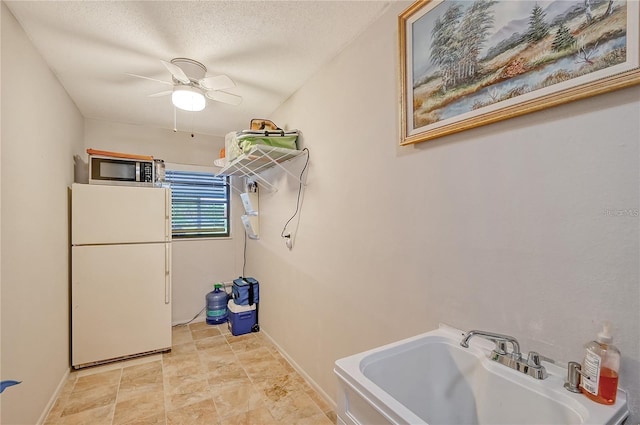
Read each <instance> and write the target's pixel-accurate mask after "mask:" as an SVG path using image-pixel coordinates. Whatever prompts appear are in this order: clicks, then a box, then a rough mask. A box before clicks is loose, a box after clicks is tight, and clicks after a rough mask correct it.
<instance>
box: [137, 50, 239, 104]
mask: <svg viewBox="0 0 640 425" xmlns="http://www.w3.org/2000/svg"><path fill="white" fill-rule="evenodd" d="M160 62H161V63H162V64H163V65H164V66H165V68H167V70H168V71H169V72H170V73H171V80H172V81H163V80H157V79H155V78H150V77H145V76H142V75H136V74H128V75H131V76H132V77H138V78H144V79H145V80H151V81H156V82H159V83H162V84H168V85H170V86H173V88H172V89H171V90H166V91H162V92H159V93H154V94H151V95H149V97H159V96H167V95H171V101H172V102H173V104H174V105H175V106H176V107H177V108H180V109H184V110H185V111H201V110H203V109H204V107H205V106H206V103H207V102H206V100H205V97H207V98H209V99H211V100H215V101H217V102H222V103H227V104H230V105H239V104H240V103H241V102H242V97H240V96H238V95H235V94H232V93H228V92H226V91H223V90H226V89H230V88H232V87H235V86H236V84H235V83H234V82H233V80H231V78H229V77H228V76H226V75H216V76H209V77H207V76H206V73H207V68H206V67H205V66H204V65H203V64H201V63H200V62H198V61H195V60H193V59H187V58H175V59H171V62H166V61H163V60H161V61H160Z"/></svg>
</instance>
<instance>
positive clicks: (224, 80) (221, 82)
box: [200, 75, 236, 90]
mask: <svg viewBox="0 0 640 425" xmlns="http://www.w3.org/2000/svg"><path fill="white" fill-rule="evenodd" d="M200 85H201V86H202V88H204V89H205V90H226V89H230V88H232V87H235V86H236V83H234V82H233V80H232V79H231V78H229V77H227V76H226V75H216V76H215V77H205V78H203V79H202V80H200Z"/></svg>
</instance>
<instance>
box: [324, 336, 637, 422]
mask: <svg viewBox="0 0 640 425" xmlns="http://www.w3.org/2000/svg"><path fill="white" fill-rule="evenodd" d="M464 334H465V332H463V331H461V330H459V329H456V328H453V327H451V326H448V325H445V324H440V326H439V328H438V329H436V330H433V331H429V332H426V333H423V334H420V335H416V336H413V337H410V338H406V339H403V340H400V341H396V342H392V343H390V344H386V345H383V346H381V347H377V348H374V349H371V350H368V351H365V352H362V353H359V354H355V355H352V356H349V357H345V358H342V359H339V360H337V361H336V362H335V368H334V372H335V373H336V375H337V376H338V377H339V378H340V379H341V380H342V381H344V382H345V383H346V384H348V385H349V386H350V387H351V388H352V389H353V390H355V391H356V392H358V393H359V394H360V395H361V396H363V397H364V398H365V399H367V400H369V401H370V404H371V405H372V406H373V407H375V408H376V410H377V411H378V412H379V413H381V414H382V415H383V416H385V417H386V418H387V419H389V420H390V422H392V423H399V424H400V423H425V420H424V419H422V418H421V417H419V416H418V415H416V414H415V413H413V412H412V411H411V410H410V409H409V408H408V407H406V406H404V405H403V404H402V403H401V402H400V401H398V400H396V399H395V398H394V397H393V396H391V395H390V394H388V393H387V392H386V391H385V390H384V389H382V388H381V387H379V386H378V385H377V384H376V383H375V382H373V381H372V380H371V379H369V378H368V377H367V376H366V375H365V372H364V371H365V369H366V368H367V366H369V365H371V364H373V363H375V362H378V361H380V360H383V359H385V358H388V357H391V356H394V355H396V354H397V353H400V352H404V351H407V350H411V349H414V348H415V347H417V346H421V345H423V344H441V343H444V344H447V345H448V346H450V347H452V348H453V349H456V350H458V349H459V350H464V351H465V352H467V353H468V354H470V355H473V356H475V357H476V358H477V359H478V360H479V361H480V364H481V365H482V367H483V368H484V369H486V371H487V373H492V374H495V375H497V376H498V377H500V378H502V379H506V380H507V381H510V382H511V383H513V384H515V385H518V386H521V387H523V388H524V390H526V391H532V392H535V393H536V394H537V395H538V396H541V397H544V398H546V399H549V400H552V401H554V402H556V403H558V404H559V405H560V406H562V407H564V408H566V409H570V410H571V411H573V412H574V413H575V414H576V415H577V416H578V417H579V418H580V420H581V421H582V423H584V424H589V423H600V424H603V423H608V424H619V423H622V421H623V420H624V419H625V418H626V417H627V416H628V415H629V409H628V405H627V397H626V392H625V391H623V390H620V389H619V392H618V398H617V400H616V404H614V405H613V406H607V405H601V404H598V403H594V402H592V401H591V400H589V399H587V398H586V397H585V396H584V395H582V394H576V393H571V392H569V391H567V390H566V389H564V388H563V385H564V382H565V377H566V368H563V367H561V366H560V365H556V364H549V365H547V364H545V367H546V368H547V372H548V373H549V377H548V378H547V379H545V380H536V379H534V378H531V377H529V376H527V375H525V374H522V373H520V372H517V371H515V370H512V369H509V368H507V367H505V366H503V365H500V364H498V363H496V362H494V361H491V360H490V359H489V358H488V357H489V353H490V352H491V350H492V349H493V347H494V344H493V343H492V342H490V341H487V340H484V339H481V338H476V339H474V340H472V341H471V343H470V346H469V348H462V347H460V346H459V342H460V340H461V339H462V337H463V336H464ZM350 372H351V373H350Z"/></svg>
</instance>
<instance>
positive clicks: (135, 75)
mask: <svg viewBox="0 0 640 425" xmlns="http://www.w3.org/2000/svg"><path fill="white" fill-rule="evenodd" d="M125 74H126V75H130V76H132V77H136V78H144V79H145V80H150V81H155V82H156V83H162V84H168V85H170V86H172V85H173V83H172V82H170V81H162V80H156V79H155V78H149V77H145V76H144V75H137V74H129V73H128V72H125Z"/></svg>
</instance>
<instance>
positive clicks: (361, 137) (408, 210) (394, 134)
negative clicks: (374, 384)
mask: <svg viewBox="0 0 640 425" xmlns="http://www.w3.org/2000/svg"><path fill="white" fill-rule="evenodd" d="M407 5H408V3H394V4H393V5H392V7H391V9H390V10H389V11H388V12H387V13H386V14H385V15H384V16H383V17H382V18H381V19H380V21H379V22H377V23H376V24H375V25H374V26H372V27H371V28H370V29H368V30H367V31H366V32H365V33H364V34H362V36H361V37H360V38H359V39H358V40H356V41H355V42H354V43H353V44H351V45H350V46H349V47H348V48H347V49H346V50H345V51H343V52H342V54H340V55H339V56H338V57H337V58H336V59H335V60H334V61H332V62H331V63H330V64H329V65H328V66H326V67H325V68H324V69H323V70H322V71H321V72H319V73H318V74H317V75H316V76H315V77H313V78H312V79H311V80H310V81H309V82H308V83H307V84H306V85H305V86H304V87H303V88H302V89H301V90H300V91H299V92H298V93H296V94H295V95H294V96H293V97H292V98H291V99H290V100H289V101H288V102H287V103H286V104H285V105H283V106H282V107H281V108H280V109H279V110H278V111H276V113H275V114H274V115H273V116H272V117H271V118H272V119H273V120H274V122H276V123H278V124H279V125H280V126H285V127H288V128H298V129H300V130H301V131H302V133H303V138H302V141H303V145H304V146H306V147H308V148H309V149H310V151H311V163H310V169H309V176H308V180H307V183H308V185H307V187H306V190H305V192H304V203H303V206H302V211H301V214H300V216H299V226H298V228H297V232H296V233H295V235H294V236H295V246H294V249H293V250H292V251H288V250H287V248H286V247H285V244H284V242H283V240H282V239H281V238H280V232H281V230H282V226H283V224H284V222H285V221H286V219H287V218H288V217H289V215H290V214H291V213H292V212H293V210H294V209H295V200H296V195H297V186H296V185H295V183H293V182H292V181H291V179H289V178H287V179H285V178H281V187H280V190H279V191H278V192H277V193H275V194H269V195H265V194H261V199H260V208H261V220H262V222H261V233H262V234H261V240H259V241H252V242H250V243H249V247H248V274H250V275H253V276H255V277H256V278H258V279H259V280H260V282H261V286H262V287H261V306H260V307H261V308H260V321H261V325H262V328H263V329H264V330H265V331H266V332H267V333H268V334H270V335H271V336H272V337H273V338H274V339H275V340H276V341H277V343H278V344H279V345H280V346H281V347H283V348H284V349H285V350H286V352H287V353H288V354H289V355H290V356H291V357H292V358H293V360H294V361H295V362H296V363H297V364H298V365H299V366H301V367H302V368H303V369H304V371H305V372H306V373H307V374H308V375H309V376H310V377H311V378H312V379H313V380H314V381H315V382H316V383H317V384H318V385H319V386H320V387H321V388H322V389H323V390H324V391H325V392H326V393H327V394H329V395H330V396H331V397H335V388H336V385H335V377H334V375H333V373H332V368H333V363H334V361H335V360H336V359H338V358H341V357H343V356H347V355H350V354H354V353H357V352H360V351H363V350H365V349H369V348H372V347H375V346H379V345H382V344H384V343H387V342H391V341H394V340H398V339H401V338H404V337H408V336H411V335H415V334H419V333H422V332H425V331H428V330H431V329H434V328H436V327H437V326H438V323H440V322H443V323H447V324H450V325H453V326H456V327H458V328H461V329H466V330H468V329H472V328H478V329H485V330H490V331H495V332H501V333H507V334H511V335H514V336H516V337H517V338H518V339H519V340H520V342H521V345H522V346H523V350H536V351H539V352H541V353H543V354H545V355H547V356H550V357H552V358H555V359H558V360H561V361H563V362H566V361H569V360H581V358H582V356H583V348H582V346H583V344H584V343H586V342H587V341H589V340H591V339H593V338H594V337H595V335H596V334H597V332H598V331H599V329H600V324H601V322H602V321H603V320H611V321H612V322H613V323H614V327H615V331H614V332H615V335H614V337H615V343H616V344H617V345H618V346H619V348H620V349H621V351H622V353H623V360H622V371H621V380H620V385H621V386H622V387H623V388H626V389H627V390H628V391H629V397H630V404H631V408H632V410H633V415H634V416H633V418H632V419H631V420H630V423H636V422H638V420H639V419H640V320H639V319H640V291H639V264H638V263H639V260H638V259H639V254H640V253H639V226H638V224H639V219H638V217H637V213H636V214H633V213H632V214H631V215H624V214H623V215H618V214H617V213H616V211H618V210H631V211H636V212H637V211H638V208H639V166H638V165H639V147H638V144H639V142H640V123H639V122H638V116H640V87H639V86H636V87H633V88H628V89H625V90H622V91H618V92H614V93H609V94H605V95H600V96H597V97H592V98H589V99H585V100H581V101H577V102H573V103H570V104H567V105H563V106H559V107H556V108H553V109H547V110H544V111H541V112H537V113H534V114H529V115H527V116H522V117H518V118H513V119H510V120H507V121H503V122H500V123H496V124H492V125H490V126H485V127H481V128H477V129H473V130H469V131H466V132H463V133H458V134H456V135H452V136H449V137H445V138H442V139H438V140H435V141H431V142H428V143H422V144H419V145H415V146H409V147H402V148H401V147H398V134H399V131H398V119H397V117H398V98H399V93H398V88H397V81H398V74H397V59H396V58H397V55H398V51H397V49H398V47H397V45H398V41H397V29H396V26H397V15H398V14H399V13H400V12H401V11H402V10H403V8H404V7H406V6H407ZM294 167H297V169H299V168H300V165H299V164H295V165H294ZM294 222H295V221H294ZM294 228H295V226H294Z"/></svg>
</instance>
